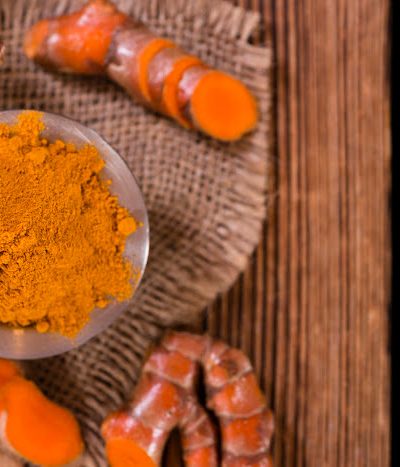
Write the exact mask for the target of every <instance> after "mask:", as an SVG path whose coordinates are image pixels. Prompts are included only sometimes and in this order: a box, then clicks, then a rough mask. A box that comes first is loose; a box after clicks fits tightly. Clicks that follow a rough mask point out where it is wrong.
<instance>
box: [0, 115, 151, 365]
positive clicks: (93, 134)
mask: <svg viewBox="0 0 400 467" xmlns="http://www.w3.org/2000/svg"><path fill="white" fill-rule="evenodd" d="M23 112H37V113H39V114H42V115H43V116H49V117H51V118H54V119H57V120H60V121H66V122H67V123H68V124H70V125H73V126H74V127H75V129H77V130H79V132H80V133H82V135H83V136H84V137H85V138H87V139H90V140H97V142H93V143H92V144H93V146H95V147H96V148H97V149H98V150H99V152H100V156H102V152H101V151H100V149H99V148H98V143H99V142H101V143H103V144H105V145H106V147H107V149H108V150H109V153H110V154H113V155H114V156H116V157H117V158H118V159H119V161H120V162H122V164H123V166H124V168H125V170H126V171H127V172H128V173H129V174H130V176H131V177H132V179H133V180H134V183H135V185H136V189H137V191H138V193H139V194H140V204H141V205H142V207H143V219H141V222H143V228H144V229H145V241H144V243H143V247H144V250H143V258H142V265H141V267H140V277H139V278H138V280H137V281H136V283H135V288H134V292H133V295H132V296H131V297H130V298H129V299H128V300H126V301H124V302H121V305H122V304H125V309H124V310H123V311H121V312H119V313H116V316H115V317H114V319H112V320H110V322H109V323H108V324H107V325H106V326H105V327H102V328H101V329H100V330H99V331H98V332H96V333H94V334H92V335H89V336H86V337H85V338H83V339H81V340H79V335H80V334H81V333H82V331H83V330H84V329H85V328H86V327H87V326H88V325H89V323H90V320H89V322H88V323H87V324H86V325H85V326H84V328H82V329H81V331H80V332H79V333H78V335H77V336H76V337H73V338H68V337H65V336H62V335H60V334H57V333H49V335H52V336H56V337H57V338H58V339H59V338H61V339H62V340H65V341H69V342H70V343H74V342H75V343H77V342H78V344H77V345H71V346H70V347H69V348H66V349H65V350H61V351H55V352H49V353H43V352H39V353H38V354H35V353H32V355H23V356H19V355H13V354H7V352H5V353H4V352H2V353H0V358H7V359H9V360H36V359H41V358H48V357H54V356H56V355H62V354H64V353H66V352H69V351H71V350H75V349H78V348H79V347H81V346H82V345H84V344H86V343H87V342H89V341H90V340H91V339H93V338H95V337H96V336H98V335H100V334H101V333H102V332H104V331H105V330H106V329H108V327H110V326H111V325H112V324H113V323H114V322H115V321H116V320H117V319H118V318H119V317H121V316H122V315H123V314H124V313H125V312H126V311H127V307H128V306H129V305H131V304H132V303H133V302H134V301H135V298H136V295H137V291H138V289H139V287H140V285H141V283H142V280H143V276H144V273H145V271H146V267H147V264H148V260H149V254H150V221H149V213H148V210H147V206H146V203H145V199H144V196H143V192H142V189H141V187H140V185H139V183H138V180H137V178H136V176H135V174H134V173H133V171H132V170H131V169H130V168H129V166H128V164H127V162H126V161H125V159H124V158H123V157H122V156H121V155H120V153H119V152H118V151H117V150H116V149H115V148H114V147H113V146H112V145H111V144H110V143H109V142H108V141H107V139H106V138H104V137H103V136H102V135H100V134H99V133H98V132H97V131H96V130H94V129H93V128H91V127H89V126H86V125H84V124H82V123H80V122H79V121H77V120H75V119H73V118H70V117H66V116H64V115H62V114H58V113H55V112H47V111H46V110H36V109H9V110H0V118H1V116H3V115H7V114H12V115H13V116H14V115H15V117H17V116H18V115H20V114H21V113H23ZM0 123H2V122H1V121H0ZM102 158H103V159H104V157H103V156H102ZM105 164H107V161H105ZM106 309H107V307H106V308H105V309H104V310H101V311H103V312H104V311H106ZM95 311H96V309H94V310H92V312H91V313H93V312H95ZM90 319H92V318H90ZM0 330H1V331H6V332H7V331H10V332H15V331H17V332H23V333H27V334H32V333H35V334H40V333H38V332H37V331H36V330H35V329H33V328H26V329H23V328H21V329H20V328H12V327H8V326H7V325H5V324H2V323H0ZM45 335H46V334H42V336H45ZM0 352H1V349H0Z"/></svg>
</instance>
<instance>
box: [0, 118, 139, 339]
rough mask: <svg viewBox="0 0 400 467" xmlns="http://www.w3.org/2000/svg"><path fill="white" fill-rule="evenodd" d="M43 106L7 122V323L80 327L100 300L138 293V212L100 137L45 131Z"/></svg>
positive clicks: (3, 294)
mask: <svg viewBox="0 0 400 467" xmlns="http://www.w3.org/2000/svg"><path fill="white" fill-rule="evenodd" d="M43 130H44V124H43V123H42V121H41V116H40V114H39V113H37V112H24V113H22V114H20V115H19V118H18V121H17V123H16V124H15V125H7V124H0V323H3V324H6V325H9V326H13V327H25V326H34V327H35V328H36V329H37V331H39V332H47V331H54V332H58V333H60V334H63V335H66V336H74V335H76V334H77V333H78V332H79V331H80V330H81V329H82V328H83V326H85V324H86V323H87V322H88V321H89V319H90V313H91V312H92V310H93V309H94V308H95V307H105V306H106V305H108V304H109V303H110V302H111V301H113V300H118V301H123V300H126V299H128V298H129V297H131V295H132V293H133V287H134V282H135V281H134V273H133V269H132V266H131V264H130V263H129V262H128V261H127V260H126V259H125V258H124V257H123V252H124V249H125V243H126V238H127V236H128V235H130V234H132V233H133V232H134V231H135V230H136V227H137V224H136V221H135V219H134V218H133V217H132V216H131V215H130V214H129V212H128V211H127V210H126V209H125V208H123V207H121V206H120V205H119V202H118V199H117V197H116V196H113V195H112V194H111V193H110V190H109V187H110V183H111V182H110V181H106V180H103V179H102V178H101V176H100V173H101V171H102V169H103V167H104V161H103V160H102V158H101V156H100V154H99V153H98V151H97V149H96V148H95V147H94V146H89V145H87V146H84V147H82V148H80V149H77V148H76V147H75V146H74V145H72V144H69V143H65V142H63V141H55V142H52V143H50V142H49V141H47V140H45V139H44V138H42V137H41V132H42V131H43Z"/></svg>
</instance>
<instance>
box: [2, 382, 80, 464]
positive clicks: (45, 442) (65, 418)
mask: <svg viewBox="0 0 400 467" xmlns="http://www.w3.org/2000/svg"><path fill="white" fill-rule="evenodd" d="M0 447H2V448H3V451H4V452H5V453H10V454H11V455H13V456H17V457H19V458H22V459H23V460H25V461H28V462H32V463H34V464H38V465H43V466H47V467H58V466H60V467H61V466H64V465H66V464H69V463H71V462H72V461H75V460H77V459H78V458H79V457H80V456H81V454H82V452H83V448H84V445H83V441H82V437H81V434H80V429H79V426H78V423H77V421H76V419H75V417H74V416H73V415H72V413H71V412H69V411H68V410H66V409H64V408H63V407H60V406H58V405H57V404H55V403H53V402H51V401H50V400H48V399H47V398H46V397H45V396H44V395H43V394H42V393H41V391H40V390H39V388H38V387H37V386H36V385H35V384H34V383H32V382H31V381H28V380H26V379H24V378H22V377H20V376H16V377H14V378H12V379H11V380H10V381H8V382H7V383H6V384H4V385H2V386H1V387H0Z"/></svg>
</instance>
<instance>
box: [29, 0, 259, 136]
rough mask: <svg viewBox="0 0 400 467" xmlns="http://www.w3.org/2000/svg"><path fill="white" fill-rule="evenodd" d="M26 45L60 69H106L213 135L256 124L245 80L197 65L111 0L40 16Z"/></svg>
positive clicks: (238, 132) (142, 97) (147, 101)
mask: <svg viewBox="0 0 400 467" xmlns="http://www.w3.org/2000/svg"><path fill="white" fill-rule="evenodd" d="M24 49H25V54H26V55H27V57H29V58H31V59H33V60H34V61H36V62H37V63H39V64H41V65H43V66H47V67H49V68H53V69H56V70H58V71H63V72H72V73H84V74H106V75H107V76H109V77H110V78H111V79H112V80H114V81H115V82H117V83H118V84H119V85H121V86H122V87H123V88H124V89H125V90H126V91H127V92H128V93H129V94H130V95H131V96H133V97H134V98H135V99H136V100H138V101H139V102H140V103H142V104H144V105H145V106H147V107H149V108H150V109H152V110H154V111H157V112H160V113H162V114H164V115H166V116H169V117H172V118H174V119H175V120H176V121H177V122H179V123H180V124H181V125H182V126H184V127H186V128H196V129H198V130H200V131H202V132H204V133H206V134H208V135H210V136H212V137H214V138H216V139H220V140H223V141H234V140H237V139H239V138H241V137H242V136H243V135H244V134H246V133H248V132H250V131H251V130H253V128H254V127H255V126H256V124H257V120H258V112H257V105H256V101H255V99H254V97H253V96H252V94H251V93H250V91H249V90H248V89H247V88H246V86H245V85H244V84H243V83H241V82H240V81H239V80H237V79H235V78H234V77H232V76H229V75H227V74H225V73H222V72H219V71H217V70H213V69H211V68H209V67H206V66H202V67H197V65H198V64H199V63H201V61H200V59H195V57H191V56H190V55H189V54H188V53H186V52H184V51H181V49H179V48H178V47H176V46H175V44H174V43H173V42H171V41H169V40H167V39H163V38H161V37H158V36H157V35H155V34H154V33H152V32H151V31H149V30H148V29H147V28H146V27H145V26H144V25H143V24H142V23H139V22H137V21H135V20H132V19H130V18H128V17H127V16H126V15H125V14H123V13H121V12H119V11H118V10H117V8H116V7H115V6H114V5H113V4H112V3H111V2H110V1H109V0H89V2H88V3H87V4H86V5H85V6H84V7H83V8H82V9H81V10H79V11H77V12H75V13H72V14H70V15H65V16H60V17H58V18H52V19H48V20H42V21H41V22H39V23H37V24H36V25H34V26H33V27H32V28H31V30H30V31H28V33H27V34H26V37H25V45H24ZM167 49H168V50H167ZM193 67H194V68H196V70H195V73H194V75H195V79H194V81H193V79H192V78H193V76H194V75H193V73H191V78H190V79H187V78H185V75H186V74H187V72H188V71H189V70H191V68H193ZM200 70H201V71H200ZM193 83H195V86H193ZM189 84H190V85H189Z"/></svg>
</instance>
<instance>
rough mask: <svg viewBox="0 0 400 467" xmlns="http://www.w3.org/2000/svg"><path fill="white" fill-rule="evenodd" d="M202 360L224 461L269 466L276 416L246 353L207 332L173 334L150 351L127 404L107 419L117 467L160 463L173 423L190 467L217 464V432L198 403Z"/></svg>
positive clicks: (228, 465) (227, 466)
mask: <svg viewBox="0 0 400 467" xmlns="http://www.w3.org/2000/svg"><path fill="white" fill-rule="evenodd" d="M199 365H202V367H203V370H204V374H205V383H206V389H207V400H208V403H207V405H208V408H209V409H211V410H213V411H214V413H215V415H216V416H217V417H218V419H219V421H220V432H221V437H222V465H223V466H224V467H239V466H240V467H244V466H252V467H271V466H272V461H271V458H270V456H269V454H268V452H269V445H270V440H271V436H272V433H273V429H274V423H273V415H272V412H271V411H270V410H268V408H267V407H266V401H265V397H264V395H263V394H262V392H261V390H260V388H259V386H258V384H257V382H256V378H255V375H254V371H253V369H252V366H251V364H250V362H249V360H248V358H247V357H246V356H245V355H244V354H243V353H242V352H241V351H239V350H237V349H233V348H231V347H229V346H228V345H226V344H224V343H223V342H221V341H214V340H212V339H211V338H210V337H208V336H197V335H193V334H187V333H177V332H171V333H169V334H167V335H166V336H165V337H164V339H163V340H162V342H161V345H160V347H157V348H156V349H155V350H154V351H153V352H152V353H151V354H150V357H149V359H148V360H147V362H146V363H145V365H144V367H143V372H142V375H141V378H140V381H139V384H138V387H137V389H136V391H135V393H134V396H133V400H132V402H131V403H130V405H129V407H128V408H127V409H126V410H123V411H121V412H117V413H115V414H111V415H110V416H109V417H108V418H107V419H106V420H105V422H104V424H103V428H102V433H103V437H104V439H105V440H106V450H107V455H108V459H109V462H110V464H111V466H112V467H134V466H136V465H143V466H146V467H155V466H159V465H160V460H161V456H162V451H163V449H164V446H165V443H166V440H167V437H168V435H169V433H170V431H171V430H172V429H173V428H174V427H175V426H179V427H180V429H181V433H182V441H183V442H182V444H183V450H184V460H185V465H186V466H189V467H192V466H193V467H212V466H214V465H217V463H218V460H217V458H218V456H217V452H216V434H215V432H214V430H213V427H212V424H211V422H210V419H209V418H208V415H207V413H206V412H205V411H203V409H202V408H201V407H200V406H199V404H198V403H197V402H196V401H195V382H196V379H197V371H198V370H199ZM146 456H147V457H146ZM143 459H146V462H147V463H145V462H144V460H143Z"/></svg>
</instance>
